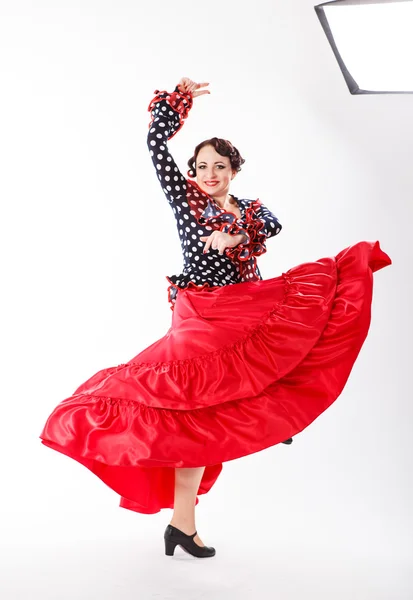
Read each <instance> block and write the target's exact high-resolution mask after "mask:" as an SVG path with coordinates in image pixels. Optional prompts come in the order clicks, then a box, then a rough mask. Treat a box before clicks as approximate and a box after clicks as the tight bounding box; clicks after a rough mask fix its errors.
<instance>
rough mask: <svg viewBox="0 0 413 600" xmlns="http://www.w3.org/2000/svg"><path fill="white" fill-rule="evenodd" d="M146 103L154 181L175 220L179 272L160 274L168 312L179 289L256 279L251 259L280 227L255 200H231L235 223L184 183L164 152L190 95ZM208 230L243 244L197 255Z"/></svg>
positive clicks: (187, 107)
mask: <svg viewBox="0 0 413 600" xmlns="http://www.w3.org/2000/svg"><path fill="white" fill-rule="evenodd" d="M154 93H155V94H156V96H155V97H154V98H153V99H152V100H151V102H150V104H149V107H148V110H149V111H150V112H151V115H152V118H151V121H150V123H149V132H148V148H149V152H150V155H151V158H152V162H153V164H154V167H155V169H156V172H157V175H158V179H159V181H160V183H161V186H162V189H163V191H164V193H165V196H166V199H167V200H168V202H169V204H170V206H171V208H172V210H173V213H174V216H175V220H176V225H177V229H178V233H179V239H180V242H181V248H182V254H183V270H182V272H181V273H179V274H175V275H166V279H167V280H168V281H169V283H170V285H169V287H168V301H169V302H170V307H171V309H172V310H173V308H174V304H175V301H176V295H177V293H178V292H179V289H180V288H186V287H188V286H201V288H202V287H206V286H223V285H232V284H235V283H241V282H243V281H251V280H257V279H262V277H261V273H260V271H259V268H258V265H257V261H256V257H257V256H260V255H261V254H263V253H264V252H266V246H265V240H266V239H267V238H269V237H272V236H275V235H277V234H278V233H279V232H280V231H281V229H282V226H281V224H280V222H279V221H278V219H277V217H276V216H275V215H273V214H272V212H270V211H269V210H268V208H266V207H265V206H264V205H263V204H262V203H261V202H260V201H259V200H258V199H257V200H246V199H240V198H237V197H236V196H233V198H234V199H235V201H236V202H237V204H238V207H239V209H240V212H241V218H240V219H238V218H237V216H236V215H235V214H234V213H232V212H228V211H227V210H225V209H223V208H221V207H220V206H219V205H218V204H217V203H216V202H215V201H214V199H213V198H212V197H211V196H209V195H208V194H207V193H206V192H204V191H203V190H201V189H200V187H199V186H198V185H197V183H196V181H195V180H191V179H187V178H185V177H184V176H183V175H182V173H181V172H180V170H179V168H178V166H177V164H176V163H175V161H174V159H173V157H172V155H171V154H170V152H169V149H168V140H170V139H171V138H172V137H173V136H174V135H175V134H176V133H177V132H178V131H179V129H180V128H181V127H182V125H183V123H184V119H186V118H187V116H188V113H189V111H190V109H191V107H192V94H190V93H189V94H186V93H182V92H179V90H178V87H176V88H175V90H174V92H172V93H168V92H166V91H163V92H160V91H159V90H155V92H154ZM214 229H218V230H220V231H224V232H226V233H229V234H230V235H237V234H239V233H243V234H244V235H245V236H246V239H245V242H243V243H240V244H238V245H237V246H235V247H233V248H226V249H225V250H224V254H222V255H221V254H219V253H218V249H214V248H212V247H210V248H209V252H207V253H206V254H204V253H203V249H204V246H205V243H206V242H205V241H201V239H200V238H201V237H202V236H210V235H211V233H212V231H213V230H214Z"/></svg>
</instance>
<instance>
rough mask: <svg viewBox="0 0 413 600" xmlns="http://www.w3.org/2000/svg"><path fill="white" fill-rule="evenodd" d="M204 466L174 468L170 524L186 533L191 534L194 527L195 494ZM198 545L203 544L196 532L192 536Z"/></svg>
mask: <svg viewBox="0 0 413 600" xmlns="http://www.w3.org/2000/svg"><path fill="white" fill-rule="evenodd" d="M204 471H205V467H195V468H176V469H175V497H174V512H173V515H172V519H171V522H170V525H173V526H174V527H177V528H178V529H180V530H181V531H183V532H184V533H186V534H187V535H192V534H193V533H194V531H195V530H196V527H195V501H196V495H197V492H198V489H199V484H200V483H201V479H202V476H203V474H204ZM194 542H195V543H196V544H198V546H204V545H205V544H204V543H203V542H202V540H201V539H200V537H199V536H198V534H197V535H196V536H195V537H194Z"/></svg>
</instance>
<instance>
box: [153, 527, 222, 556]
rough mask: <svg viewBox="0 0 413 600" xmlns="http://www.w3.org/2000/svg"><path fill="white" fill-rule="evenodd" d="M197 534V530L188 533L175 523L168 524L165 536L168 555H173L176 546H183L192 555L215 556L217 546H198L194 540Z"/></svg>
mask: <svg viewBox="0 0 413 600" xmlns="http://www.w3.org/2000/svg"><path fill="white" fill-rule="evenodd" d="M196 534H197V532H196V531H195V533H193V534H192V535H186V533H184V532H183V531H181V530H180V529H177V528H176V527H174V526H173V525H168V526H167V528H166V529H165V533H164V536H163V537H164V539H165V554H166V556H173V554H174V552H175V547H176V546H181V548H182V549H183V550H185V552H188V554H192V556H196V557H197V558H208V557H209V556H214V555H215V548H212V547H210V546H198V544H196V543H195V542H194V537H195V536H196Z"/></svg>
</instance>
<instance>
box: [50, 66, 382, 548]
mask: <svg viewBox="0 0 413 600" xmlns="http://www.w3.org/2000/svg"><path fill="white" fill-rule="evenodd" d="M208 85H209V84H208V83H196V82H195V81H192V80H191V79H189V78H187V77H183V78H182V79H181V80H180V82H179V83H178V85H177V86H176V87H175V89H174V91H173V92H171V93H168V92H167V91H159V90H155V92H154V93H155V97H154V98H153V99H152V100H151V102H150V104H149V107H148V111H150V113H151V120H150V123H149V131H148V149H149V152H150V156H151V159H152V162H153V164H154V167H155V171H156V174H157V176H158V179H159V182H160V184H161V186H162V190H163V192H164V194H165V196H166V199H167V201H168V203H169V205H170V206H171V208H172V210H173V213H174V216H175V220H176V226H177V229H178V234H179V239H180V242H181V248H182V254H183V270H182V272H181V273H179V274H175V275H170V276H166V278H167V280H168V282H169V287H168V290H167V294H168V302H169V304H170V308H171V310H172V313H171V317H172V322H171V327H170V329H169V330H168V331H167V333H166V334H165V335H164V336H163V337H162V338H161V339H159V340H157V341H156V342H154V343H153V344H151V345H150V346H149V347H147V348H146V349H144V350H143V351H142V352H140V353H139V354H138V355H137V356H135V357H134V358H132V359H131V360H130V361H128V362H126V363H122V364H119V365H117V366H116V367H107V368H105V369H102V370H100V371H98V372H97V373H95V375H93V376H92V377H90V378H89V379H88V380H87V381H86V382H85V383H83V384H82V385H80V386H79V387H78V388H77V389H76V390H75V391H74V393H73V394H72V395H71V396H69V397H68V398H66V399H65V400H63V401H61V402H60V404H58V405H57V406H56V408H55V409H54V410H53V411H52V413H51V414H50V415H49V417H48V418H47V421H46V424H45V426H44V428H43V430H42V432H41V434H40V436H39V437H40V439H41V441H42V443H43V444H44V445H46V446H48V447H50V448H52V449H54V450H57V451H58V452H61V453H62V454H65V455H67V456H69V457H71V458H73V459H74V460H76V461H78V462H79V463H81V464H83V465H84V466H85V467H87V468H88V469H89V470H90V471H91V472H92V473H94V474H95V475H97V476H98V477H99V478H100V479H101V480H102V481H103V482H104V483H105V484H106V485H108V486H109V487H111V488H112V489H113V490H114V491H115V492H117V493H118V494H119V495H120V497H121V499H120V506H121V507H123V508H127V509H129V510H133V511H136V512H139V513H145V514H153V513H157V512H159V511H160V510H161V509H163V508H172V509H173V515H172V519H171V521H170V523H169V524H168V525H167V527H166V530H165V532H164V543H165V553H166V554H167V555H170V556H171V555H173V554H174V550H175V547H176V546H177V545H179V546H180V547H181V548H182V549H184V550H185V551H186V552H188V553H190V554H192V555H193V556H196V557H199V558H206V557H211V556H214V555H215V549H214V548H213V547H210V546H206V545H205V544H204V543H203V541H202V540H201V538H200V537H199V535H198V533H197V530H196V525H195V507H196V505H197V504H198V502H199V499H198V495H201V494H206V493H207V492H209V490H210V489H211V488H212V486H213V485H214V483H215V481H216V480H217V478H218V476H219V474H220V473H221V470H222V468H223V463H224V462H226V461H230V460H234V459H236V458H240V457H242V456H246V455H248V454H252V453H254V452H259V451H260V450H263V449H265V448H268V447H270V446H274V445H276V444H279V443H291V442H292V438H293V436H295V435H296V434H297V433H299V432H300V431H303V429H305V428H306V427H308V426H309V425H310V424H311V423H312V422H313V421H314V420H315V419H316V418H317V417H318V416H320V415H321V414H322V413H323V412H324V411H325V410H326V409H327V408H328V407H329V406H330V405H331V404H332V403H333V402H334V401H335V400H336V399H337V398H338V396H339V395H340V394H341V392H342V390H343V388H344V386H345V384H346V382H347V380H348V377H349V375H350V372H351V369H352V367H353V365H354V363H355V361H356V359H357V356H358V354H359V352H360V350H361V347H362V345H363V343H364V340H365V339H366V337H367V334H368V330H369V326H370V319H371V304H372V294H373V273H374V272H375V271H378V270H379V269H382V268H383V267H386V266H388V265H390V264H391V259H390V258H389V256H388V255H387V254H386V253H385V252H383V251H382V250H381V248H380V244H379V242H378V241H361V242H358V243H357V244H354V245H352V246H350V247H348V248H345V249H344V250H342V251H341V252H339V254H337V255H336V256H331V257H326V258H321V259H319V260H316V261H314V262H307V263H303V264H300V265H298V266H295V267H292V268H291V269H289V270H288V271H287V272H286V273H282V274H281V275H279V276H278V277H274V278H271V279H266V280H264V279H262V277H261V274H260V271H259V268H258V266H257V257H258V256H260V255H261V254H263V253H264V252H266V241H267V239H268V238H270V237H275V236H276V235H278V233H279V232H280V231H281V224H280V223H279V221H278V219H277V217H276V216H275V215H274V214H273V213H272V212H271V211H270V210H268V208H266V207H265V206H264V205H263V204H262V203H261V202H260V201H259V199H245V198H237V197H236V196H234V195H233V194H230V193H229V188H230V184H231V181H232V180H233V179H234V177H235V176H236V175H237V173H238V172H239V171H240V170H241V165H242V164H243V163H244V162H245V160H244V159H243V158H242V157H241V155H240V153H239V151H238V150H237V148H235V147H234V146H233V145H232V144H231V143H230V142H229V141H228V140H224V139H221V138H217V137H213V138H211V139H208V140H205V141H203V142H201V143H200V144H199V145H198V146H197V147H196V148H195V151H194V154H193V156H192V157H191V158H190V159H189V161H188V166H189V171H188V173H187V174H188V177H185V176H184V175H183V174H182V173H181V171H180V170H179V168H178V166H177V164H176V163H175V161H174V159H173V157H172V156H171V154H170V152H169V147H168V141H169V140H170V139H171V138H172V137H173V136H174V135H175V134H176V133H177V132H178V131H179V129H180V128H181V127H182V126H183V124H184V121H185V119H186V118H187V117H188V115H189V113H190V111H191V109H192V106H193V100H194V98H196V97H198V96H201V95H205V94H209V93H210V92H209V90H206V89H202V88H205V87H206V86H208Z"/></svg>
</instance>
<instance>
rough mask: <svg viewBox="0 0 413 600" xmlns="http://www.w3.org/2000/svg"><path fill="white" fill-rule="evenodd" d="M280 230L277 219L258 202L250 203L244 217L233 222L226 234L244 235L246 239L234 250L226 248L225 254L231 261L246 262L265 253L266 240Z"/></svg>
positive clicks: (280, 226)
mask: <svg viewBox="0 0 413 600" xmlns="http://www.w3.org/2000/svg"><path fill="white" fill-rule="evenodd" d="M281 229H282V225H281V223H280V222H279V221H278V219H277V217H276V216H275V215H274V214H273V213H272V212H271V211H270V210H269V209H268V208H267V207H266V206H264V204H262V203H261V202H260V201H259V200H255V201H254V202H250V206H249V207H248V208H247V209H246V211H245V217H244V218H243V219H239V220H237V221H234V223H232V224H231V225H230V226H229V227H228V229H226V231H227V233H230V234H231V235H237V234H240V233H242V234H244V235H245V236H246V239H245V241H244V242H241V243H240V244H238V245H237V246H235V247H234V248H226V249H225V253H226V255H227V256H228V257H230V258H231V259H233V260H240V261H246V260H249V259H250V258H251V257H253V256H260V255H261V254H264V253H265V252H266V251H267V248H266V244H265V242H266V240H267V239H268V238H269V237H272V236H275V235H278V234H279V233H280V231H281Z"/></svg>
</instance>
